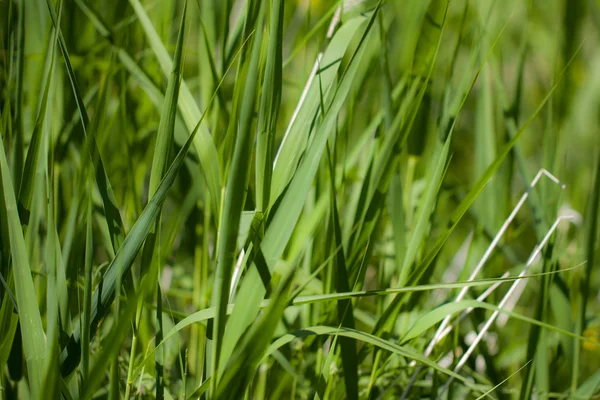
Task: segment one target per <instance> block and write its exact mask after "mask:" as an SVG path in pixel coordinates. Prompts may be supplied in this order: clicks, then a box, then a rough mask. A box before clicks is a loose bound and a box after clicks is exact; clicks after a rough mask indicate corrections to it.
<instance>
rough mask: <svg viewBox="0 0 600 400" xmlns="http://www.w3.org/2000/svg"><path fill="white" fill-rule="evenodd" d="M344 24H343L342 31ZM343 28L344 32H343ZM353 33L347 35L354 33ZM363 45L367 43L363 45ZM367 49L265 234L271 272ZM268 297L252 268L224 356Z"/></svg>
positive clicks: (338, 93)
mask: <svg viewBox="0 0 600 400" xmlns="http://www.w3.org/2000/svg"><path fill="white" fill-rule="evenodd" d="M357 18H360V19H361V20H362V22H363V23H365V22H367V21H366V20H365V19H364V18H363V17H357ZM374 19H375V15H374V14H373V15H371V17H370V20H368V22H369V23H368V25H367V28H366V30H365V32H364V33H363V40H364V38H365V37H366V36H367V35H368V33H369V32H370V28H371V26H372V24H373V21H374ZM343 27H344V25H342V28H343ZM342 28H340V31H339V32H338V34H340V32H343V31H342ZM353 31H354V29H352V31H350V32H347V33H352V32H353ZM361 43H364V41H363V42H361ZM363 50H364V48H363V46H360V43H359V48H358V49H357V50H356V51H355V53H354V54H353V57H352V60H351V61H350V64H349V66H348V68H347V70H346V71H345V74H344V76H343V78H342V80H341V81H340V84H339V87H338V88H337V90H336V92H335V96H334V98H333V100H332V102H331V106H330V107H329V109H328V111H327V113H326V114H325V115H324V116H323V121H322V123H321V125H320V127H319V130H318V132H316V133H315V134H314V138H313V140H312V142H311V144H310V146H309V148H308V150H307V153H306V155H305V157H304V159H303V161H302V163H301V164H300V166H299V167H298V170H297V172H296V173H295V175H294V177H293V179H292V181H291V183H290V185H289V186H288V188H287V190H286V193H285V195H284V196H283V199H282V200H281V202H280V204H279V206H278V209H277V212H276V213H274V215H273V217H272V220H271V223H270V225H269V227H268V228H267V230H266V232H265V237H264V239H263V242H262V246H261V247H262V252H263V254H264V256H265V261H266V263H267V265H268V266H269V268H270V269H273V268H274V266H275V263H276V262H277V260H278V259H279V257H280V255H281V254H282V253H283V250H284V248H285V246H286V245H287V242H288V240H289V238H290V236H291V234H292V231H293V227H294V225H295V223H296V222H297V220H298V217H299V216H300V213H301V211H302V208H303V203H304V199H305V197H306V195H307V194H308V191H309V189H310V186H311V184H312V181H313V179H314V176H315V174H316V172H317V167H318V164H319V160H320V159H321V156H322V154H323V151H324V149H325V145H326V142H327V139H328V136H329V135H330V133H331V131H332V130H333V127H334V124H335V121H336V118H337V113H338V111H339V110H340V108H341V106H342V105H343V103H344V101H345V100H346V96H347V95H348V92H349V90H350V88H351V87H352V86H353V83H354V82H353V78H354V76H355V74H356V72H357V67H358V64H359V61H360V59H361V55H362V53H363ZM264 294H265V289H264V287H262V285H261V282H260V276H259V275H258V272H257V271H256V270H255V269H250V270H249V271H248V274H247V275H246V278H245V279H244V281H243V282H242V286H241V288H240V291H239V293H238V296H239V297H240V298H244V299H246V301H245V302H244V304H242V303H239V302H238V303H236V304H237V305H238V306H237V307H236V309H234V312H233V315H232V317H231V318H230V321H229V324H228V326H227V330H226V331H225V337H226V338H227V340H228V341H227V342H226V347H225V346H224V349H223V353H224V354H225V355H226V356H227V355H228V354H231V352H232V351H233V345H234V344H235V343H236V342H237V340H238V338H239V337H240V336H241V335H242V333H243V332H244V331H245V329H246V328H247V327H248V326H249V325H250V323H251V322H252V321H253V319H254V316H255V315H256V314H257V312H258V306H259V304H260V301H261V300H262V298H263V296H264Z"/></svg>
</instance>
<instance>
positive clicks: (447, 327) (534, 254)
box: [380, 168, 574, 400]
mask: <svg viewBox="0 0 600 400" xmlns="http://www.w3.org/2000/svg"><path fill="white" fill-rule="evenodd" d="M543 177H546V178H548V179H549V180H550V181H551V182H552V183H554V184H556V185H558V186H559V187H560V189H562V190H564V189H565V188H566V185H565V184H563V183H562V182H561V181H560V180H559V179H558V178H557V177H556V176H554V175H553V174H552V173H550V172H549V171H548V170H546V169H544V168H542V169H540V170H539V171H538V172H537V174H536V175H535V177H534V178H533V180H532V181H531V183H530V184H529V186H528V187H527V189H526V190H525V192H524V193H523V195H522V196H521V198H520V199H519V201H518V202H517V204H516V205H515V207H514V208H513V209H512V211H511V213H510V214H509V215H508V217H507V218H506V219H505V220H504V223H503V224H502V226H501V227H500V229H499V230H498V232H497V233H496V236H494V238H493V239H492V241H491V242H490V244H489V245H488V247H487V249H486V250H485V252H484V253H483V256H482V257H481V259H480V260H479V262H478V263H477V265H476V266H475V268H474V269H473V271H472V272H471V275H470V276H469V278H468V279H467V282H472V281H474V280H475V279H476V277H477V275H478V274H479V272H481V269H482V268H483V266H484V265H485V264H486V262H487V261H488V260H489V258H490V256H491V254H492V252H493V251H494V249H495V248H496V246H497V245H498V243H499V242H500V240H501V239H502V237H503V236H504V233H505V232H506V230H507V229H508V227H509V225H510V224H511V223H512V221H513V220H514V219H515V216H516V215H517V213H518V212H519V210H520V209H521V207H522V206H523V204H525V202H526V201H527V198H528V197H529V195H530V193H531V191H533V190H534V188H535V186H536V185H537V184H538V183H539V182H540V180H541V178H543ZM563 221H571V222H573V221H574V217H573V216H570V215H560V214H559V215H558V216H557V217H556V219H555V220H554V223H553V224H552V225H551V226H550V228H549V229H548V230H547V231H546V233H545V235H544V237H543V238H542V240H541V241H540V242H539V243H538V244H536V245H535V246H534V248H533V250H532V251H531V253H530V255H529V258H528V259H527V262H526V263H525V265H524V267H523V269H522V270H521V272H520V273H519V275H518V277H517V279H516V280H515V281H514V282H513V284H512V285H511V286H510V288H509V289H508V291H507V292H506V294H505V295H504V297H503V298H502V300H500V302H499V303H498V306H497V307H498V308H497V309H496V310H495V311H494V312H493V313H492V315H491V316H490V317H489V318H488V319H487V321H485V323H483V324H481V325H480V330H479V332H478V333H477V335H476V336H475V338H474V339H473V341H472V343H471V345H470V346H469V348H468V349H467V350H466V351H465V352H464V353H463V354H462V356H461V358H460V359H459V360H458V362H457V363H456V365H455V367H454V369H453V371H454V372H456V373H458V372H460V370H461V369H462V367H463V366H464V365H465V364H466V362H467V361H468V360H469V357H470V356H471V355H472V354H473V352H474V351H475V349H476V347H477V345H479V343H480V342H481V340H482V339H483V338H484V337H486V335H487V332H488V330H489V329H490V327H491V326H492V324H493V323H494V322H495V321H496V320H497V319H498V316H499V315H500V312H501V310H505V311H509V312H510V311H512V309H513V308H514V306H515V305H516V304H517V302H518V301H519V297H520V296H521V294H522V293H523V289H524V288H525V286H526V285H527V278H523V277H524V276H525V274H527V271H528V270H529V268H530V267H531V265H533V264H534V263H535V262H536V261H538V260H539V256H540V253H541V251H542V249H543V248H544V247H545V246H546V244H547V243H548V241H549V240H550V238H551V237H552V235H553V234H554V232H555V231H556V229H557V228H558V226H559V225H560V223H561V222H563ZM508 275H509V273H508V271H507V272H505V273H504V274H503V275H502V276H501V277H500V279H503V278H506V277H508ZM501 283H502V281H501V280H500V281H498V282H496V283H494V284H493V285H492V286H490V287H489V288H488V289H486V290H485V291H484V292H483V293H482V294H481V295H479V296H478V297H477V299H476V300H477V301H480V302H483V301H484V300H485V299H486V298H487V297H488V296H489V295H490V294H492V293H493V292H494V291H495V290H496V289H497V288H498V287H499V286H500V284H501ZM468 291H469V286H464V287H463V288H462V289H461V290H460V291H459V293H458V295H457V296H456V297H455V298H454V300H453V302H459V301H461V300H463V299H464V298H465V296H466V295H467V292H468ZM472 311H473V308H472V307H470V308H467V309H466V310H464V311H463V312H462V313H461V314H460V315H459V316H458V317H457V318H456V320H455V321H454V322H452V323H451V319H452V315H451V314H449V315H447V316H446V317H445V318H444V319H443V320H442V322H441V323H440V325H439V327H438V329H437V330H436V332H435V334H434V336H433V338H432V339H431V341H430V342H429V344H428V345H427V347H426V348H425V351H424V352H423V355H424V356H425V357H429V356H430V355H431V353H432V352H433V349H434V348H435V346H436V344H438V343H439V342H440V341H441V340H442V339H444V338H445V337H446V336H447V335H448V334H449V333H450V332H451V331H452V329H453V328H454V327H455V326H456V325H457V324H458V323H459V322H460V321H462V320H463V319H464V318H465V317H466V316H467V315H469V313H471V312H472ZM450 356H451V354H450ZM415 366H416V369H415V371H414V372H413V374H412V375H411V377H410V380H409V382H408V384H407V385H406V387H405V389H404V391H403V393H402V396H401V399H402V400H404V399H407V398H408V396H409V395H410V392H411V389H412V387H413V386H414V384H415V382H416V380H417V377H418V375H419V374H420V373H421V371H422V369H423V365H422V364H419V365H418V366H417V365H416V361H415V360H413V361H411V362H410V363H409V367H411V368H414V367H415ZM399 380H400V377H398V378H396V380H395V382H394V384H395V383H397V382H398V381H399ZM453 381H454V378H453V377H452V376H450V377H449V378H448V380H447V381H446V383H445V384H444V385H443V386H442V388H441V389H440V391H439V392H438V396H441V395H442V394H444V393H445V392H446V391H447V390H448V388H449V387H450V385H451V384H452V382H453ZM394 384H392V385H390V387H393V386H394ZM388 390H389V389H388ZM386 393H387V390H386V391H385V392H384V393H383V394H382V395H381V396H380V398H383V397H384V395H385V394H386Z"/></svg>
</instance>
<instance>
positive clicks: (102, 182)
mask: <svg viewBox="0 0 600 400" xmlns="http://www.w3.org/2000/svg"><path fill="white" fill-rule="evenodd" d="M46 3H47V5H48V11H49V12H50V17H51V18H52V23H53V25H54V28H55V29H57V30H58V35H59V38H58V39H59V42H58V43H59V46H60V50H61V53H62V56H63V60H64V62H65V67H66V69H67V74H68V76H69V80H70V83H71V89H72V90H73V96H74V97H75V102H76V103H77V109H78V111H79V116H80V119H81V125H82V128H83V132H84V135H85V137H86V140H87V141H89V145H88V149H89V152H90V155H89V156H90V158H91V160H92V163H93V165H94V167H95V169H96V183H97V185H98V189H99V191H100V195H101V197H102V202H103V206H104V213H105V216H106V223H107V225H108V230H109V232H110V237H111V242H112V245H113V248H114V249H117V248H118V247H119V246H120V244H121V243H122V241H123V238H124V236H125V234H124V228H123V220H122V218H121V214H120V212H119V208H118V206H117V203H116V197H115V194H114V192H113V190H112V186H111V184H110V181H109V179H108V175H107V174H106V169H105V167H104V162H103V161H102V157H101V155H100V151H99V149H98V146H97V143H96V138H95V132H88V129H89V128H90V119H89V117H88V115H87V111H86V109H85V105H84V102H83V97H82V96H81V92H80V90H79V86H78V84H77V79H76V77H75V72H74V71H73V66H72V65H71V60H70V58H69V53H68V50H67V46H66V43H65V39H64V37H63V35H62V32H61V29H60V27H59V26H58V22H57V18H56V15H55V12H54V10H53V9H52V6H51V4H50V0H46Z"/></svg>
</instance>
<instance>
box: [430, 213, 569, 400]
mask: <svg viewBox="0 0 600 400" xmlns="http://www.w3.org/2000/svg"><path fill="white" fill-rule="evenodd" d="M571 220H572V218H571V217H570V216H559V217H558V218H556V220H555V221H554V224H552V226H551V227H550V229H549V230H548V232H547V233H546V236H544V238H543V239H542V241H541V242H540V244H539V245H537V246H535V247H534V249H533V251H532V252H531V255H530V256H529V259H528V260H527V263H526V264H525V267H524V268H523V270H522V271H521V273H520V274H519V277H522V276H523V275H525V274H526V273H527V270H528V269H529V267H530V266H531V265H532V264H533V263H534V261H536V259H537V258H538V256H539V255H540V253H541V251H542V249H543V248H544V246H545V245H546V243H548V240H550V237H551V236H552V234H554V231H555V230H556V228H557V227H558V225H559V224H560V223H561V222H562V221H571ZM518 285H519V281H515V282H514V283H513V284H512V285H511V286H510V288H509V289H508V292H506V294H505V295H504V297H503V298H502V300H501V301H500V303H499V304H498V309H497V310H496V311H494V312H493V313H492V315H491V316H490V318H489V319H488V320H487V321H486V323H485V324H484V326H483V327H482V328H481V330H480V331H479V334H477V337H476V338H475V340H474V341H473V343H472V344H471V346H469V348H468V349H467V351H466V352H465V353H464V354H463V356H462V357H461V358H460V360H459V361H458V363H457V364H456V366H455V367H454V372H459V371H460V370H461V369H462V367H463V366H464V365H465V363H466V362H467V360H468V359H469V357H470V356H471V354H473V351H475V348H476V347H477V345H478V344H479V342H480V341H481V339H482V338H483V336H484V335H485V334H486V333H487V331H488V329H489V328H490V326H492V324H493V323H494V321H495V320H496V318H497V317H498V315H499V314H500V310H501V309H503V308H504V306H505V305H506V303H507V302H508V301H509V300H511V298H513V294H514V293H515V290H516V289H517V287H518ZM517 300H518V299H517ZM452 381H453V378H452V377H450V379H448V381H447V382H446V384H445V385H444V387H443V388H442V391H441V392H440V395H441V394H442V393H444V392H445V391H446V390H447V389H448V387H449V386H450V384H451V383H452Z"/></svg>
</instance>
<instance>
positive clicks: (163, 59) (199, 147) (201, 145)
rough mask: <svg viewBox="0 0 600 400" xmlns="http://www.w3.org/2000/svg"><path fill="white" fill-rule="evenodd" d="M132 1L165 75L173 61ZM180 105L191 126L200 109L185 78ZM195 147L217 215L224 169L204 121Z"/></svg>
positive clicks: (143, 11) (193, 124)
mask: <svg viewBox="0 0 600 400" xmlns="http://www.w3.org/2000/svg"><path fill="white" fill-rule="evenodd" d="M129 2H130V4H131V6H132V7H133V9H134V10H135V13H136V15H137V17H138V19H139V21H140V23H141V24H142V27H143V28H144V32H145V33H146V36H147V37H148V40H149V42H150V46H151V48H152V50H153V51H154V53H155V55H156V58H157V59H158V62H159V64H160V66H161V68H162V70H163V72H164V73H165V75H166V74H169V73H170V72H171V71H172V69H173V62H172V61H171V59H170V57H169V54H168V53H167V50H166V49H165V47H164V46H163V44H162V42H161V40H160V38H159V36H158V34H157V32H156V30H155V28H154V26H152V22H150V19H149V18H148V14H147V13H146V11H145V10H144V8H143V6H142V5H141V4H140V2H139V0H130V1H129ZM179 109H180V111H181V114H182V116H183V120H184V121H185V124H186V126H187V128H188V129H189V130H192V129H193V127H194V126H195V125H196V123H197V121H198V120H200V117H201V113H200V109H199V108H198V105H197V104H196V102H195V100H194V98H193V96H192V93H191V92H190V90H189V88H188V87H187V85H186V83H185V82H182V83H181V94H180V99H179ZM194 149H195V150H196V152H197V153H198V158H199V159H200V164H201V166H202V171H203V172H204V176H205V178H206V182H207V185H208V187H209V190H210V195H211V205H212V208H213V213H214V215H218V212H217V211H218V207H219V204H220V203H221V201H220V198H221V172H220V166H219V158H218V154H217V149H216V147H215V145H214V143H213V139H212V137H211V136H210V133H209V132H208V128H207V126H206V124H205V123H203V124H202V125H201V127H200V132H199V135H198V136H197V138H196V140H195V141H194Z"/></svg>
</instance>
